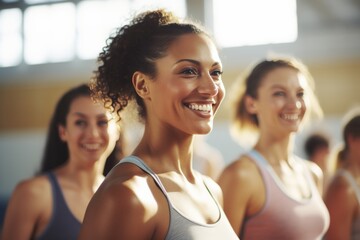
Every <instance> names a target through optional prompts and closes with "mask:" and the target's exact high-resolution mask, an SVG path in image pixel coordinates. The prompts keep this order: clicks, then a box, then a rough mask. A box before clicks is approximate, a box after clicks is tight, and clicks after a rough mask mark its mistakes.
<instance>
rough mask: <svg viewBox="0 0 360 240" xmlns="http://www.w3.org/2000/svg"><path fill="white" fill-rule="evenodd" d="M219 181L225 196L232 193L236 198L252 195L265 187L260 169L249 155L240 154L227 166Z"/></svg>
mask: <svg viewBox="0 0 360 240" xmlns="http://www.w3.org/2000/svg"><path fill="white" fill-rule="evenodd" d="M218 183H219V185H220V187H221V189H222V191H223V193H224V196H225V195H231V196H232V197H234V198H246V196H247V197H250V196H251V195H254V194H256V191H258V190H259V189H261V187H263V180H262V176H261V174H260V170H259V168H258V166H257V165H256V163H255V162H254V160H253V159H251V158H250V157H249V156H247V155H242V156H240V157H239V158H238V159H236V160H235V161H233V162H232V163H230V164H229V165H228V166H226V167H225V169H224V170H223V172H222V173H221V175H220V177H219V179H218ZM234 189H237V191H234Z"/></svg>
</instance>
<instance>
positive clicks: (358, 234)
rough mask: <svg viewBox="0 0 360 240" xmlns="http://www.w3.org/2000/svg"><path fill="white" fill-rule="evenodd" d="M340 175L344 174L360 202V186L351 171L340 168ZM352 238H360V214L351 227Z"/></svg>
mask: <svg viewBox="0 0 360 240" xmlns="http://www.w3.org/2000/svg"><path fill="white" fill-rule="evenodd" d="M337 174H338V175H341V176H343V177H344V178H345V179H346V181H347V182H348V183H349V184H350V186H351V188H352V189H353V190H354V192H355V195H356V199H357V200H358V203H359V204H360V188H359V186H358V185H357V184H356V181H355V179H354V177H353V176H352V175H351V173H350V172H348V171H346V170H345V169H340V170H339V171H338V172H337ZM351 239H352V240H356V239H360V215H359V216H357V218H356V219H354V221H353V224H352V227H351Z"/></svg>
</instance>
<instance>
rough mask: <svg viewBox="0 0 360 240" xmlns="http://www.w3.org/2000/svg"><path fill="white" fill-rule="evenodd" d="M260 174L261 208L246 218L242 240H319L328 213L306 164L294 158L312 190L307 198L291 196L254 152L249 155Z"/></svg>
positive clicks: (269, 167)
mask: <svg viewBox="0 0 360 240" xmlns="http://www.w3.org/2000/svg"><path fill="white" fill-rule="evenodd" d="M247 155H248V156H250V157H251V158H252V159H253V160H254V162H255V163H256V165H257V166H258V168H259V170H260V173H261V175H262V178H263V181H264V185H265V191H266V200H265V204H264V207H263V209H262V210H261V211H260V212H259V213H258V214H256V215H255V216H252V217H250V218H248V219H245V221H244V224H243V229H242V233H243V234H242V236H240V237H241V239H242V240H253V239H255V240H262V239H266V240H268V239H276V240H282V239H283V240H289V239H291V240H315V239H318V240H320V239H321V238H322V237H323V236H324V234H325V232H326V231H327V229H328V227H329V221H330V216H329V212H328V210H327V208H326V206H325V204H324V202H323V200H322V198H321V196H320V194H319V192H318V189H317V188H316V185H315V182H314V180H313V178H312V176H311V173H310V171H309V170H308V168H307V167H306V166H305V163H304V162H302V161H305V160H301V159H299V158H295V159H296V169H297V170H296V171H300V172H301V173H302V174H303V176H304V177H305V179H306V180H307V183H308V186H309V188H310V190H311V196H310V197H309V198H308V199H302V200H297V199H294V198H293V197H291V196H290V195H289V194H288V193H287V192H286V188H285V186H284V185H283V183H282V182H281V180H280V178H279V177H278V176H277V175H276V173H275V171H274V170H273V169H272V167H271V166H270V165H269V163H268V162H267V161H266V160H265V159H264V158H263V156H261V155H260V153H258V152H257V151H255V150H251V151H250V152H249V153H248V154H247Z"/></svg>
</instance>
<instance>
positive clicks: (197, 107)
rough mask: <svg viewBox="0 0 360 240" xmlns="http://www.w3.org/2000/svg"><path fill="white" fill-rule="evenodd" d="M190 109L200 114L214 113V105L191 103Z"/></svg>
mask: <svg viewBox="0 0 360 240" xmlns="http://www.w3.org/2000/svg"><path fill="white" fill-rule="evenodd" d="M187 107H188V108H190V109H191V110H195V111H199V112H206V113H209V112H211V111H212V104H210V103H209V104H196V103H190V104H189V105H187Z"/></svg>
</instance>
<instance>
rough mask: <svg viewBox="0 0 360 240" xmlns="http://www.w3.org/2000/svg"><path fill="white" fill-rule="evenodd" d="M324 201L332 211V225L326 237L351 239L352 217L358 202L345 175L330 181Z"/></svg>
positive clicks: (335, 239) (343, 239) (332, 239)
mask: <svg viewBox="0 0 360 240" xmlns="http://www.w3.org/2000/svg"><path fill="white" fill-rule="evenodd" d="M324 201H325V204H326V206H327V208H328V210H329V213H330V227H329V229H328V231H327V234H326V238H325V239H326V240H337V239H341V240H350V232H351V226H352V219H353V217H354V214H355V213H356V208H357V206H358V203H357V199H356V197H355V193H354V192H353V191H352V189H351V188H350V186H349V185H348V184H347V182H346V180H345V179H344V178H343V177H341V176H337V177H335V179H334V180H333V181H332V182H331V183H330V185H329V188H328V190H327V192H326V193H325V196H324Z"/></svg>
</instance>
